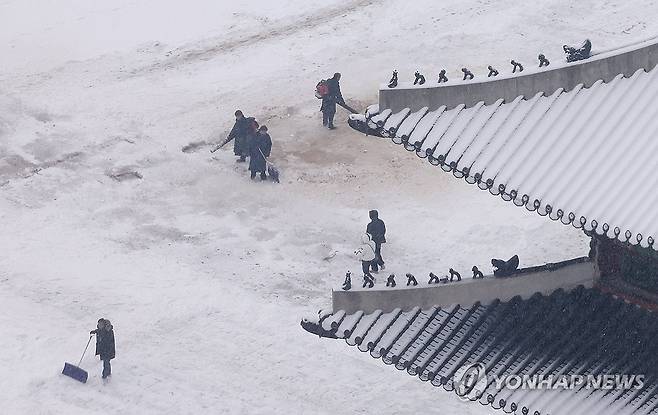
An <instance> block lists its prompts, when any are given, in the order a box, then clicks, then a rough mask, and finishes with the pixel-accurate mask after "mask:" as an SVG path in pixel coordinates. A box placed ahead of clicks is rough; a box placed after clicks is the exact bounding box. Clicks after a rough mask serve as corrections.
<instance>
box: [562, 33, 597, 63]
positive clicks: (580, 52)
mask: <svg viewBox="0 0 658 415" xmlns="http://www.w3.org/2000/svg"><path fill="white" fill-rule="evenodd" d="M562 49H563V50H564V53H566V54H567V62H576V61H581V60H583V59H587V58H589V57H590V56H592V42H590V40H589V39H585V42H583V44H582V45H581V46H580V47H579V48H574V47H572V46H569V45H564V46H562Z"/></svg>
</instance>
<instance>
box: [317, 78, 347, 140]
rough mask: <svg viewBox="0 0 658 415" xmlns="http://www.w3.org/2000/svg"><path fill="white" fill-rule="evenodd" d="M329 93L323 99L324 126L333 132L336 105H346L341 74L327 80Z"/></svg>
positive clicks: (321, 108) (321, 109)
mask: <svg viewBox="0 0 658 415" xmlns="http://www.w3.org/2000/svg"><path fill="white" fill-rule="evenodd" d="M327 88H328V92H327V94H326V95H325V96H323V97H322V106H321V107H320V111H322V125H324V126H325V127H327V128H329V129H330V130H333V129H334V128H336V127H334V115H336V103H338V104H341V105H345V100H344V99H343V94H342V93H341V92H340V73H338V72H336V73H335V74H334V76H333V78H330V79H327Z"/></svg>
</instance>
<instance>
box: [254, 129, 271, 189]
mask: <svg viewBox="0 0 658 415" xmlns="http://www.w3.org/2000/svg"><path fill="white" fill-rule="evenodd" d="M271 150H272V139H271V138H270V135H269V134H268V133H267V126H265V125H261V126H260V128H259V129H258V133H257V134H256V135H254V136H253V137H251V138H250V142H249V170H251V179H252V180H253V179H255V178H256V173H260V179H261V180H266V179H267V175H266V174H265V171H266V170H267V163H266V161H265V158H267V157H269V156H270V151H271Z"/></svg>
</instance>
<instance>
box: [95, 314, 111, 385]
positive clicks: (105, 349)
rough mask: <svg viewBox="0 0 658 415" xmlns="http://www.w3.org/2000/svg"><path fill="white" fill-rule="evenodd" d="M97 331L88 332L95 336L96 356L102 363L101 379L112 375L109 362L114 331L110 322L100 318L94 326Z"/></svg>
mask: <svg viewBox="0 0 658 415" xmlns="http://www.w3.org/2000/svg"><path fill="white" fill-rule="evenodd" d="M96 327H97V329H96V330H92V331H90V332H89V334H90V335H94V334H95V335H96V356H99V357H100V359H101V360H102V361H103V379H105V378H107V377H108V376H111V375H112V367H111V366H110V360H111V359H114V355H115V349H114V330H113V327H112V323H110V320H107V319H104V318H101V319H99V320H98V324H97V325H96Z"/></svg>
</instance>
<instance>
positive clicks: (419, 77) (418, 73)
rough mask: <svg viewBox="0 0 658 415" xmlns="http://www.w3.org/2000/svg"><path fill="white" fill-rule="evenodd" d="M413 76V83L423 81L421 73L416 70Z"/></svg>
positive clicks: (421, 82)
mask: <svg viewBox="0 0 658 415" xmlns="http://www.w3.org/2000/svg"><path fill="white" fill-rule="evenodd" d="M414 76H415V77H416V79H414V85H422V84H424V83H425V77H424V76H423V74H422V73H420V72H418V71H416V73H415V74H414Z"/></svg>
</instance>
